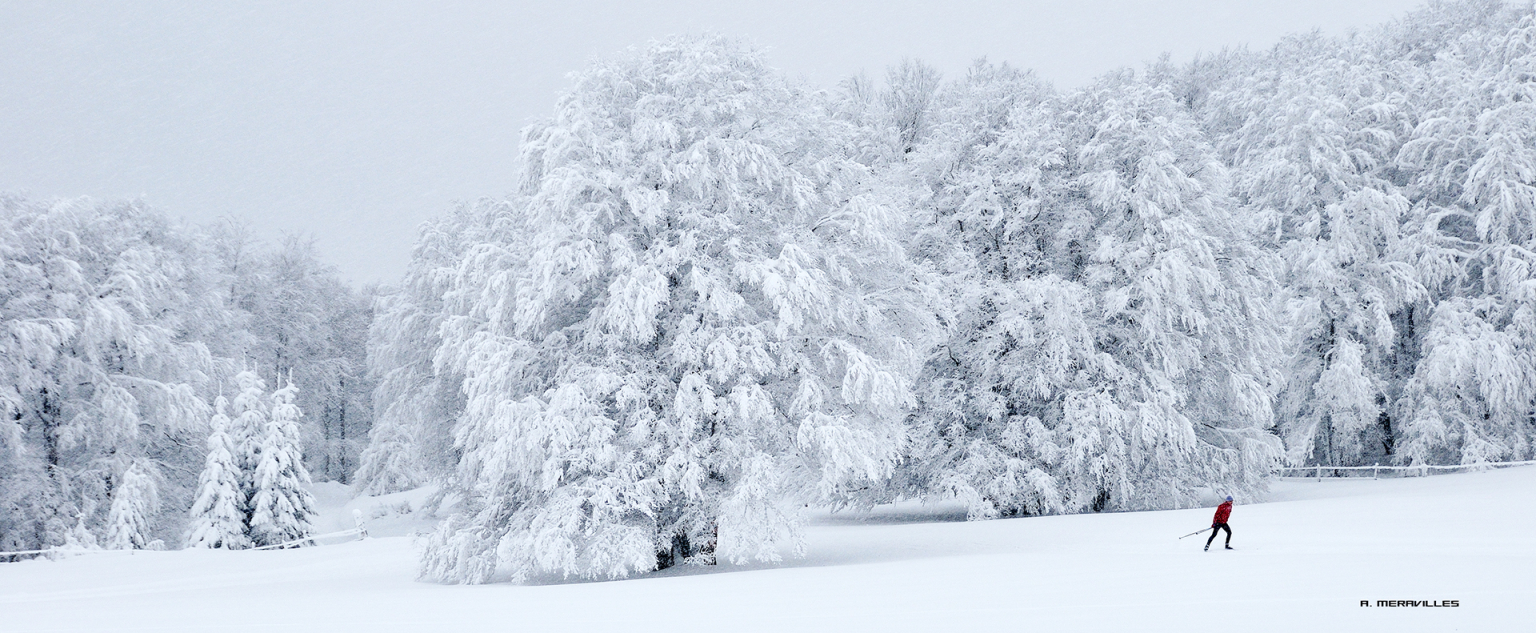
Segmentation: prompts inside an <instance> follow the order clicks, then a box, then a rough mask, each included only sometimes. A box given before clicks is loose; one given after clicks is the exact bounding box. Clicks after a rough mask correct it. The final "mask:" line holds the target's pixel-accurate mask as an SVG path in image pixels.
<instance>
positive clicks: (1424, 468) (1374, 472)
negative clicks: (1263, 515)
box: [1275, 460, 1536, 481]
mask: <svg viewBox="0 0 1536 633" xmlns="http://www.w3.org/2000/svg"><path fill="white" fill-rule="evenodd" d="M1532 464H1536V460H1526V461H1520V462H1477V463H1474V464H1445V465H1442V464H1420V465H1418V466H1291V467H1287V468H1281V469H1279V470H1277V471H1275V472H1276V474H1277V475H1278V476H1281V477H1285V476H1286V475H1285V473H1288V472H1295V473H1301V474H1300V475H1299V476H1298V478H1301V479H1314V478H1315V479H1317V480H1318V481H1322V480H1323V475H1324V474H1325V473H1327V474H1329V476H1330V477H1338V475H1337V474H1336V473H1337V472H1338V471H1345V472H1356V471H1362V472H1363V471H1367V470H1369V471H1371V478H1372V479H1377V478H1380V476H1381V473H1382V471H1386V472H1402V473H1407V474H1410V475H1411V474H1415V473H1417V474H1418V475H1419V476H1421V477H1422V476H1424V475H1427V474H1429V471H1431V470H1488V469H1492V468H1503V467H1507V466H1530V465H1532ZM1307 473H1312V475H1311V476H1308V475H1307Z"/></svg>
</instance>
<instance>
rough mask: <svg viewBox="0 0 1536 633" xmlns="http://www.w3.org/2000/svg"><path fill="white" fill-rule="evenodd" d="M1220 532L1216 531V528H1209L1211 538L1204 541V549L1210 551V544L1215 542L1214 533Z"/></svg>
mask: <svg viewBox="0 0 1536 633" xmlns="http://www.w3.org/2000/svg"><path fill="white" fill-rule="evenodd" d="M1220 531H1221V530H1219V529H1217V528H1216V526H1214V525H1213V526H1211V537H1210V538H1208V539H1205V549H1211V542H1212V541H1215V540H1216V533H1217V532H1220Z"/></svg>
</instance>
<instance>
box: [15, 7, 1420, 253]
mask: <svg viewBox="0 0 1536 633" xmlns="http://www.w3.org/2000/svg"><path fill="white" fill-rule="evenodd" d="M1419 4H1421V2H1420V1H1419V0H1252V1H1216V0H1169V1H1165V2H1133V1H1129V0H1121V1H1112V0H1104V1H1095V0H1078V1H1074V2H1058V1H1031V0H1013V1H996V2H989V1H968V0H949V1H936V2H904V1H900V0H880V1H856V2H833V1H829V0H807V1H799V2H760V3H732V2H721V1H719V0H714V1H687V0H678V1H672V2H640V1H629V2H625V1H614V0H608V1H590V0H566V1H563V2H515V1H512V2H389V1H378V0H375V1H370V2H323V1H312V2H254V3H241V2H232V1H230V2H225V1H219V2H203V1H196V2H191V1H166V0H160V1H144V2H133V3H128V2H110V3H109V2H99V1H95V0H92V1H89V2H67V1H62V0H44V1H39V2H16V1H13V0H0V191H6V192H12V193H16V192H22V193H26V194H29V195H31V196H34V197H46V198H52V197H58V196H79V195H89V196H93V197H97V198H105V199H116V198H124V197H142V198H143V199H144V200H146V201H148V202H149V203H150V204H151V205H153V206H155V207H157V208H159V209H162V210H164V211H166V212H168V213H169V214H171V215H173V216H179V217H184V218H187V219H189V220H192V221H196V222H206V221H211V220H214V219H216V218H218V217H220V216H224V215H230V216H234V217H237V218H241V219H244V220H247V221H249V222H250V223H251V224H253V225H255V226H256V227H257V228H258V230H259V231H260V234H261V235H263V236H265V237H268V238H273V239H275V238H277V237H278V236H280V235H281V234H282V233H283V232H289V233H299V234H306V235H313V236H314V237H315V238H316V240H317V244H318V245H319V248H320V251H321V252H322V253H323V254H324V256H325V257H326V258H327V259H328V260H329V261H331V262H333V263H334V264H336V265H337V266H338V267H339V268H340V269H341V271H342V272H343V273H344V274H345V275H346V276H347V277H348V278H350V279H352V280H354V281H358V282H369V281H383V282H386V283H387V282H391V281H394V280H395V279H397V278H398V277H399V275H400V273H401V272H402V271H403V270H404V267H405V262H406V260H407V258H408V257H409V252H410V246H411V242H412V240H413V239H414V237H415V231H416V227H417V225H418V224H419V223H420V222H421V221H422V220H425V219H427V218H430V217H433V216H436V215H439V214H441V213H442V212H443V211H444V210H445V209H447V208H448V207H449V206H450V205H451V204H452V203H453V201H455V200H465V199H473V198H477V197H480V196H487V195H489V196H494V195H499V194H502V193H504V192H505V191H507V190H508V189H509V188H510V178H511V173H512V170H513V159H514V156H515V154H516V151H517V137H518V130H519V129H520V128H522V127H523V126H524V125H525V124H526V123H527V122H528V121H529V120H530V119H533V118H537V117H541V116H545V115H547V114H548V113H550V112H551V111H552V109H553V107H554V103H555V99H556V96H557V94H558V93H559V92H560V91H562V90H564V89H565V87H566V85H567V83H566V82H567V80H566V74H567V73H569V72H572V71H575V70H578V69H580V68H582V67H583V66H584V65H585V64H586V63H587V61H588V60H590V59H591V58H592V57H594V56H600V55H611V54H614V53H616V52H618V51H622V50H623V49H625V48H627V47H630V46H635V45H643V44H644V43H645V42H646V41H648V40H651V39H655V38H660V37H664V36H666V35H669V34H673V33H695V32H702V31H714V32H718V33H723V34H726V35H733V36H744V37H746V38H748V39H750V40H751V41H753V42H755V43H757V44H758V45H760V46H763V47H765V48H767V49H768V51H769V59H770V62H771V63H773V64H774V65H776V66H778V67H779V68H781V69H783V70H784V71H786V72H788V73H789V74H790V75H793V76H798V77H802V78H804V79H805V80H807V81H809V82H811V83H812V84H813V85H819V86H830V85H832V84H834V83H836V82H837V81H838V80H839V79H841V78H843V77H845V76H847V75H851V74H854V73H857V72H859V71H861V70H863V71H867V72H868V73H870V74H871V75H872V76H879V75H880V74H881V73H882V72H883V69H884V68H885V67H886V66H888V65H890V64H893V63H895V62H898V61H900V60H901V59H902V58H903V57H915V58H918V59H922V60H924V61H927V62H929V63H930V64H933V65H935V66H937V67H938V68H939V69H941V70H943V71H945V73H946V74H947V75H948V76H951V77H954V76H958V75H959V74H960V72H961V71H962V70H963V69H964V67H965V66H966V65H967V64H968V63H969V62H970V61H971V60H972V59H974V58H976V57H980V56H986V57H987V58H989V59H991V60H993V61H1006V62H1008V63H1010V64H1012V65H1015V66H1019V67H1024V68H1033V69H1034V70H1035V71H1036V72H1037V73H1039V74H1040V75H1041V76H1042V77H1044V78H1045V79H1047V80H1049V81H1052V82H1053V83H1055V84H1056V85H1057V86H1058V87H1062V88H1072V87H1076V86H1079V85H1082V84H1084V83H1086V82H1087V81H1088V80H1089V79H1091V78H1092V77H1094V76H1096V75H1098V74H1100V73H1103V72H1105V71H1107V70H1111V69H1114V68H1117V67H1122V66H1140V65H1141V64H1142V63H1144V62H1147V61H1150V60H1153V59H1155V58H1156V57H1157V55H1158V54H1159V53H1161V52H1163V51H1168V52H1171V53H1173V55H1174V58H1175V59H1176V60H1179V61H1186V60H1188V59H1190V58H1191V57H1193V56H1194V55H1195V54H1196V53H1197V52H1200V51H1214V50H1218V49H1220V48H1222V47H1223V46H1228V45H1241V44H1246V45H1248V46H1250V47H1254V48H1262V47H1267V46H1269V45H1272V44H1274V43H1275V42H1276V41H1278V40H1279V38H1280V37H1281V36H1283V35H1285V34H1288V33H1295V32H1300V31H1306V30H1310V29H1313V28H1318V29H1321V30H1323V31H1324V32H1326V33H1330V34H1342V33H1346V32H1348V31H1349V30H1350V29H1356V28H1362V29H1363V28H1369V27H1371V26H1373V25H1375V24H1379V23H1382V22H1385V21H1387V20H1390V19H1393V18H1395V17H1398V16H1400V15H1402V14H1403V13H1405V12H1406V11H1408V10H1410V9H1412V8H1414V7H1416V6H1418V5H1419Z"/></svg>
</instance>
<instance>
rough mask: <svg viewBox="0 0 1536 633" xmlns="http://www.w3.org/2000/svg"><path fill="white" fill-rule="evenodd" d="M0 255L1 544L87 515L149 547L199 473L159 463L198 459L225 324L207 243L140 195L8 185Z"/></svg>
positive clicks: (179, 513)
mask: <svg viewBox="0 0 1536 633" xmlns="http://www.w3.org/2000/svg"><path fill="white" fill-rule="evenodd" d="M0 253H3V257H0V281H3V284H0V288H3V289H0V331H3V332H4V334H3V335H0V358H3V359H4V361H0V419H3V420H4V421H3V422H0V443H3V444H4V449H5V450H3V451H0V477H3V478H4V485H0V504H4V505H3V506H0V547H4V548H6V549H11V550H16V549H35V548H40V547H47V546H53V545H62V544H63V543H64V542H65V540H66V539H67V537H68V534H69V533H70V532H71V531H72V530H73V529H74V528H75V527H77V526H79V525H80V524H81V522H82V520H83V522H84V524H85V525H86V526H88V529H90V530H95V531H96V532H97V534H99V535H104V534H105V533H106V532H107V530H108V529H115V530H118V531H117V532H114V534H117V535H120V536H123V538H127V539H128V542H130V543H133V544H136V545H142V544H143V543H144V542H147V541H144V540H143V539H149V540H154V538H155V537H156V536H157V535H160V534H164V533H165V531H169V530H173V529H175V526H174V523H172V522H173V521H176V520H178V519H180V518H181V517H184V516H185V514H183V510H184V508H185V506H184V505H181V504H182V503H183V499H184V497H185V496H188V493H189V492H190V488H191V485H192V482H190V481H185V480H181V479H167V480H165V481H163V482H158V481H156V480H155V478H156V477H158V476H159V475H158V474H157V473H156V472H155V470H157V469H156V468H151V467H149V466H147V464H151V463H164V464H170V465H173V466H174V467H176V468H178V469H179V468H182V467H192V466H191V465H192V464H194V463H195V461H196V459H197V452H196V451H195V450H190V449H189V448H188V447H189V446H191V438H193V437H195V434H196V430H197V427H198V426H200V425H201V423H202V419H203V418H204V417H205V416H206V410H207V405H206V404H205V403H204V401H203V400H202V399H201V398H200V397H199V393H198V389H199V388H200V387H203V386H206V384H207V378H208V377H207V374H206V372H207V371H208V370H209V369H210V368H211V362H210V357H209V355H208V351H207V350H208V347H207V346H206V345H204V344H203V343H202V342H201V341H205V340H209V339H211V338H213V337H215V336H216V332H215V331H214V330H213V329H212V328H214V327H216V326H217V325H218V324H219V323H221V322H223V321H222V319H223V317H222V316H221V313H220V310H221V306H220V305H219V304H218V303H217V301H216V300H215V299H214V297H216V295H215V294H214V293H211V292H208V290H209V287H210V286H209V283H210V277H209V276H207V275H206V274H205V268H204V264H206V260H205V259H204V257H205V253H204V252H203V251H202V250H201V248H200V246H199V243H198V242H197V241H196V239H194V238H193V237H192V235H191V234H190V232H188V231H184V230H183V229H182V228H181V227H178V226H177V225H174V224H172V223H171V222H169V221H168V220H166V219H165V218H164V217H163V216H160V215H158V214H155V213H153V212H151V211H149V210H148V209H145V208H144V207H143V206H142V205H139V204H134V203H129V204H117V205H105V204H97V203H94V202H91V201H89V200H73V201H63V202H57V203H38V202H31V201H27V200H24V199H19V198H12V197H0ZM131 464H140V466H137V467H135V468H129V465H131ZM130 480H131V481H130ZM161 483H164V484H165V485H164V486H161V485H160V484H161ZM129 484H132V485H129ZM150 492H154V493H156V494H157V495H158V497H159V498H161V499H163V500H166V501H168V502H169V505H170V506H172V507H174V508H175V510H174V511H173V512H169V513H165V514H162V513H160V512H159V510H157V505H156V504H155V503H153V501H154V499H152V498H151V497H152V496H154V495H148V494H147V493H150ZM126 494H140V495H141V496H139V497H137V498H123V495H126ZM96 508H110V509H111V510H112V512H114V513H115V514H113V517H111V518H112V519H113V521H114V522H113V523H111V524H108V523H107V519H108V517H103V516H101V515H99V514H97V513H96V511H95V509H96ZM135 512H139V513H141V514H134V513H135ZM143 512H149V513H151V514H142V513H143ZM117 519H122V520H123V521H126V523H119V522H116V521H117ZM123 530H127V531H123ZM118 544H121V543H120V542H119V543H118Z"/></svg>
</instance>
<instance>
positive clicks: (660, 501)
mask: <svg viewBox="0 0 1536 633" xmlns="http://www.w3.org/2000/svg"><path fill="white" fill-rule="evenodd" d="M518 151H519V152H520V154H519V156H520V165H521V171H520V173H519V174H518V176H517V180H516V182H511V183H508V188H509V189H510V190H511V193H508V194H506V195H504V196H501V197H494V198H490V197H488V198H484V199H481V200H478V201H475V202H471V203H466V204H463V205H461V206H459V207H458V208H455V209H453V210H452V211H450V212H449V213H447V214H446V215H445V216H443V217H442V218H441V219H438V220H436V221H433V222H430V223H428V224H426V225H424V226H423V227H422V229H421V232H420V237H419V239H418V241H417V244H416V246H415V249H414V251H413V253H412V259H411V263H410V266H409V268H408V270H407V272H406V274H405V277H404V279H402V280H400V282H399V283H397V284H393V285H390V286H387V287H383V288H377V289H373V288H369V289H364V290H356V289H353V288H350V287H348V286H347V285H346V284H345V283H343V282H342V281H341V280H340V279H339V277H338V276H337V274H336V273H335V272H334V271H332V270H331V269H329V268H327V267H326V266H325V265H324V264H323V263H321V261H320V259H319V258H318V257H317V255H316V253H315V252H314V250H313V249H312V247H310V246H309V244H308V243H307V242H304V241H302V240H297V239H291V240H288V241H286V242H284V243H282V244H280V245H276V246H271V245H264V244H260V243H258V242H257V241H256V240H254V239H253V238H252V237H251V232H250V231H249V229H248V228H246V227H243V226H240V225H238V224H235V223H224V224H221V225H218V226H213V227H197V226H190V225H181V224H176V223H173V222H170V221H168V220H167V219H165V218H164V217H163V216H162V215H159V214H157V213H156V212H155V211H153V210H150V209H147V208H144V207H143V206H142V205H139V204H135V203H121V204H118V203H98V202H92V201H88V200H66V201H41V200H30V199H24V198H18V197H8V198H3V199H0V213H3V215H0V222H3V223H4V228H3V229H0V240H3V241H0V254H3V268H0V278H3V279H4V293H3V294H0V323H3V327H4V336H0V413H3V414H4V416H5V417H4V419H3V420H4V421H3V422H0V448H3V449H4V450H3V451H0V481H3V482H4V486H3V487H0V550H25V549H34V548H40V547H49V546H59V545H66V544H70V545H78V546H84V547H93V546H103V547H119V548H130V547H131V548H147V547H158V546H164V547H177V546H181V545H184V544H185V545H187V546H204V547H218V546H222V547H230V548H239V547H247V546H252V545H266V544H279V543H284V542H288V541H291V540H294V539H302V538H303V537H305V536H306V535H307V534H308V530H309V529H310V528H309V526H308V523H307V518H306V517H307V514H308V513H309V512H310V511H311V510H310V509H309V508H310V506H312V504H313V502H312V500H309V499H308V498H307V493H305V492H304V487H303V484H304V483H307V482H308V480H309V479H310V478H313V479H316V480H333V481H338V482H342V483H351V484H353V485H354V490H356V491H357V492H359V493H367V494H383V493H390V492H397V491H402V490H407V489H413V488H417V487H420V486H424V485H429V484H431V485H436V486H438V493H437V494H436V495H434V497H433V499H432V501H431V505H432V506H433V507H435V508H437V509H439V510H441V511H442V512H444V513H445V514H447V515H449V517H448V518H447V520H445V521H444V522H443V523H442V525H441V526H440V527H439V528H438V530H437V532H436V533H435V534H434V535H433V536H432V537H431V539H430V540H429V542H428V543H427V546H426V551H425V554H424V556H423V560H422V567H421V573H422V576H423V577H425V578H428V579H431V580H436V581H442V582H487V581H490V580H493V579H496V578H501V577H510V578H512V579H516V580H524V579H528V578H533V577H540V576H567V575H569V576H576V577H585V578H617V577H623V576H626V575H630V574H633V573H638V572H643V571H649V570H654V569H657V568H664V567H668V566H672V565H680V564H712V563H714V562H715V561H717V560H721V561H731V562H738V563H739V562H746V561H775V560H778V558H779V557H780V556H781V552H784V551H788V552H795V551H796V550H797V548H798V547H800V546H799V544H800V543H801V542H802V539H803V529H802V517H801V513H802V511H803V510H804V508H806V507H808V506H817V507H832V508H837V509H843V508H847V509H850V510H859V509H866V508H869V507H872V506H874V505H877V504H882V503H889V502H893V501H901V500H915V499H922V500H957V501H959V502H962V503H963V504H964V505H965V507H966V508H967V511H968V517H969V518H971V519H989V518H997V517H1008V516H1021V515H1041V514H1071V513H1087V512H1104V511H1122V510H1144V509H1169V508H1182V507H1190V506H1192V505H1194V504H1195V503H1197V501H1198V499H1199V497H1200V495H1201V494H1202V493H1204V492H1207V491H1220V492H1222V493H1223V494H1233V495H1238V496H1242V497H1246V498H1255V497H1258V496H1260V495H1262V494H1263V493H1264V491H1265V489H1266V487H1267V485H1268V483H1267V482H1268V481H1269V480H1270V479H1271V477H1272V475H1273V473H1274V472H1275V470H1276V469H1277V468H1279V467H1282V466H1302V465H1331V466H1348V465H1372V464H1396V465H1422V464H1475V463H1480V462H1496V461H1511V460H1527V459H1532V458H1533V457H1536V446H1533V440H1536V15H1533V11H1532V7H1531V5H1529V4H1521V5H1519V6H1515V5H1506V4H1504V3H1500V2H1494V1H1490V0H1463V1H1460V2H1449V3H1432V4H1431V5H1429V6H1428V7H1426V8H1424V9H1421V10H1419V11H1417V12H1415V13H1412V14H1410V15H1408V16H1406V17H1404V18H1403V19H1401V20H1399V21H1396V22H1393V23H1391V24H1387V25H1384V26H1382V27H1380V28H1377V29H1374V30H1371V31H1367V32H1361V33H1355V34H1351V35H1349V36H1346V37H1325V36H1322V35H1319V34H1307V35H1297V36H1293V37H1290V38H1287V39H1285V40H1284V41H1282V42H1281V43H1280V44H1279V45H1277V46H1275V47H1273V48H1270V49H1267V50H1244V49H1236V50H1228V51H1223V52H1220V53H1214V54H1208V55H1202V56H1200V57H1198V58H1196V59H1195V60H1194V61H1192V62H1190V63H1187V64H1175V63H1172V62H1171V61H1168V60H1166V59H1165V60H1163V61H1159V62H1157V63H1153V64H1150V65H1148V66H1146V67H1144V68H1140V69H1134V70H1133V69H1126V70H1122V71H1118V72H1114V73H1110V74H1107V75H1105V76H1103V77H1100V78H1099V79H1098V80H1097V81H1095V82H1093V83H1092V84H1091V85H1089V86H1087V87H1084V88H1082V89H1078V90H1070V91H1067V90H1059V89H1056V88H1054V87H1052V86H1051V85H1049V84H1048V83H1046V82H1044V81H1041V80H1039V79H1037V78H1036V77H1035V76H1033V75H1032V74H1031V73H1030V72H1029V71H1027V70H1023V69H1017V68H1012V67H1009V66H1007V65H1002V64H993V63H988V62H985V61H978V62H977V63H976V64H975V65H974V66H973V67H971V68H970V70H969V71H967V72H966V73H965V74H964V75H963V76H958V77H943V76H941V75H940V73H938V72H937V71H936V70H934V69H933V68H931V67H930V66H928V65H925V64H924V63H923V62H921V61H916V60H913V61H908V62H904V63H902V64H900V65H897V66H895V67H893V68H890V69H888V70H887V71H886V72H885V73H884V74H883V75H882V76H878V77H868V76H863V75H860V76H854V77H850V78H848V79H847V80H845V81H843V82H841V83H840V84H838V85H836V86H832V87H813V86H809V85H805V84H802V83H799V82H797V81H795V80H792V79H790V78H788V77H786V76H785V75H784V74H782V73H780V72H778V71H776V70H775V69H773V68H771V67H770V66H769V65H768V64H767V63H766V61H765V55H764V53H763V52H762V51H760V50H756V49H754V48H752V47H751V46H750V45H747V44H745V43H742V42H739V41H735V40H732V39H729V38H724V37H717V36H702V37H701V36H694V37H676V38H672V39H668V40H665V41H660V42H655V43H652V44H650V45H648V46H646V47H643V48H640V49H636V50H633V51H631V52H629V53H626V54H622V55H617V56H614V57H610V58H607V59H603V60H599V61H597V62H594V64H593V65H592V66H591V67H589V68H587V69H585V70H583V71H581V72H579V73H577V74H576V75H575V76H574V78H573V84H572V86H571V87H570V89H569V91H568V92H567V93H566V94H565V95H564V96H563V97H561V98H560V100H559V102H558V103H557V104H556V106H555V109H554V113H553V115H552V116H550V117H548V118H547V119H545V120H543V121H541V122H538V123H536V124H534V125H532V126H530V127H528V128H526V129H525V130H524V131H523V134H522V141H521V144H520V146H519V148H518ZM157 541H158V542H159V545H157V544H156V542H157Z"/></svg>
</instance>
